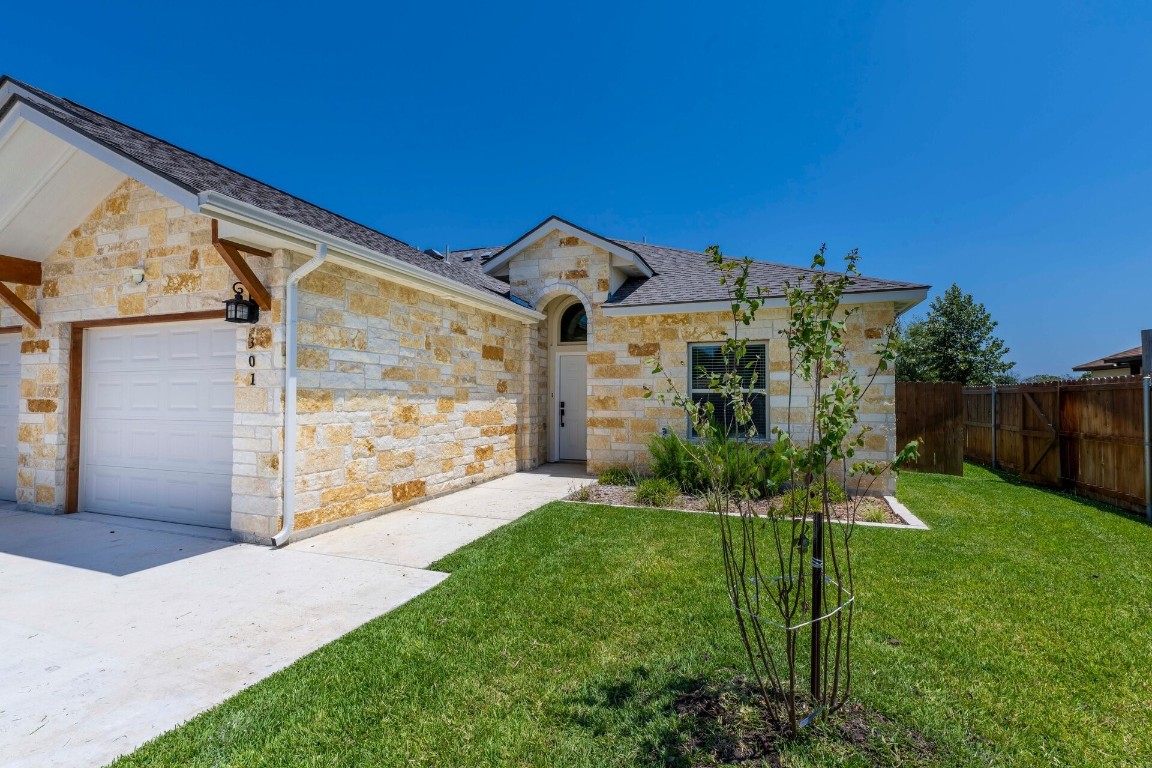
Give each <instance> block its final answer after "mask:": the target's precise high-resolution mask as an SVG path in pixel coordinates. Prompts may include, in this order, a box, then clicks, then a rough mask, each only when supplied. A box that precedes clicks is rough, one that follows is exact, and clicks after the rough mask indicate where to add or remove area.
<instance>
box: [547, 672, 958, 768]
mask: <svg viewBox="0 0 1152 768" xmlns="http://www.w3.org/2000/svg"><path fill="white" fill-rule="evenodd" d="M565 706H566V709H567V711H566V712H564V716H565V717H566V719H567V720H568V722H570V723H571V724H572V725H574V726H576V727H578V728H580V729H583V730H585V731H587V732H589V733H591V734H592V735H593V736H595V737H596V738H600V739H615V740H619V741H621V742H630V743H633V744H637V745H638V753H637V754H636V755H634V760H633V764H636V765H646V766H658V765H659V766H699V765H708V766H734V765H745V764H754V765H765V766H779V765H783V764H784V761H785V760H786V759H787V756H788V755H794V756H797V755H806V756H807V758H811V759H815V760H816V761H817V762H816V764H836V765H856V764H860V761H863V764H866V765H902V766H928V765H935V764H936V761H937V759H938V758H939V757H940V753H939V751H938V748H937V746H936V745H935V744H933V743H931V742H930V741H928V740H927V739H925V738H924V737H923V736H922V735H921V734H920V733H919V732H917V731H915V730H913V729H909V728H906V727H903V726H901V725H900V724H899V723H896V722H894V721H892V720H890V719H889V718H887V717H885V716H884V715H882V714H879V713H877V712H874V711H871V710H868V709H866V708H865V707H863V706H862V705H860V704H859V703H851V702H850V703H849V705H848V706H847V707H845V708H844V709H843V710H841V711H840V712H838V713H837V714H836V715H834V716H833V717H832V718H831V719H829V720H826V721H823V720H822V721H818V722H817V723H816V724H815V725H813V726H811V727H810V728H808V729H806V730H805V731H804V732H803V733H802V734H801V735H800V736H799V737H797V738H791V737H789V736H788V734H787V726H786V724H785V723H783V722H781V721H778V720H776V718H775V717H774V716H773V715H771V714H769V713H768V712H767V711H766V710H765V709H764V708H763V704H762V702H761V701H760V699H759V697H758V695H757V694H756V692H755V690H754V686H753V685H751V684H750V683H749V682H748V681H747V680H746V679H745V678H744V676H743V675H741V674H740V673H738V672H737V671H736V670H734V669H724V668H722V669H717V670H715V671H714V672H711V673H708V674H681V673H679V672H678V670H677V668H676V666H675V665H672V666H670V667H668V668H667V669H661V670H658V671H653V670H651V669H649V668H647V667H634V668H633V669H631V670H629V671H628V672H627V673H625V674H624V675H621V676H617V677H616V678H614V679H612V680H605V681H602V682H592V683H590V684H589V685H588V686H586V687H585V688H584V689H583V690H582V691H581V692H580V693H579V694H577V695H576V696H573V697H572V698H570V699H569V700H568V701H567V702H566V705H565Z"/></svg>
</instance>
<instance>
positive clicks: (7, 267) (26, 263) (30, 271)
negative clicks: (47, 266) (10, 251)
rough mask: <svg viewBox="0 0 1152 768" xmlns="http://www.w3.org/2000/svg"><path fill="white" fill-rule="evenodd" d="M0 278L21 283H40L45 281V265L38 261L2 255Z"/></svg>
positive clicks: (0, 258) (7, 281)
mask: <svg viewBox="0 0 1152 768" xmlns="http://www.w3.org/2000/svg"><path fill="white" fill-rule="evenodd" d="M0 280H3V281H4V282H6V283H20V284H21V285H40V284H41V283H42V282H44V278H43V267H42V265H41V264H40V262H38V261H32V260H31V259H18V258H16V257H15V256H0Z"/></svg>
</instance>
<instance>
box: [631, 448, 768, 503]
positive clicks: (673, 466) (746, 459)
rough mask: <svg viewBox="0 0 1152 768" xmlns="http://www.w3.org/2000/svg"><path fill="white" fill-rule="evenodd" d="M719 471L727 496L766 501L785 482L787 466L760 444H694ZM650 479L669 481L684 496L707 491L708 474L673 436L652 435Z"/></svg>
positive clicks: (688, 450)
mask: <svg viewBox="0 0 1152 768" xmlns="http://www.w3.org/2000/svg"><path fill="white" fill-rule="evenodd" d="M692 450H698V451H702V452H704V453H705V454H707V455H708V457H709V458H710V459H711V462H712V463H713V464H714V465H715V466H717V467H719V468H720V478H719V480H720V484H721V486H722V487H723V489H724V490H726V491H728V492H729V493H747V494H748V495H749V496H752V497H753V498H766V497H768V496H771V495H773V494H774V493H776V492H777V490H778V489H779V487H780V484H781V483H783V482H784V481H785V480H787V478H788V465H787V464H786V463H785V462H784V460H783V459H781V458H780V457H779V456H777V455H776V451H775V449H773V448H772V446H770V445H765V444H764V443H752V442H748V441H745V440H739V439H732V438H728V437H726V436H724V435H723V434H717V435H716V436H715V437H712V438H710V439H708V440H707V441H704V442H701V443H696V444H694V445H693V447H692ZM648 452H649V454H650V455H651V457H652V475H653V476H654V477H660V478H664V479H666V480H671V481H672V482H674V483H676V485H678V486H679V487H680V489H681V490H682V491H683V492H684V493H691V494H700V493H703V492H704V491H706V490H707V489H708V473H707V471H706V469H705V468H704V467H703V466H701V463H700V462H699V461H698V460H697V459H696V457H695V456H694V455H693V454H692V452H691V450H690V449H689V447H688V446H687V445H686V444H685V442H684V439H683V438H681V437H679V436H678V435H674V434H667V435H653V436H652V437H651V439H650V440H649V441H648Z"/></svg>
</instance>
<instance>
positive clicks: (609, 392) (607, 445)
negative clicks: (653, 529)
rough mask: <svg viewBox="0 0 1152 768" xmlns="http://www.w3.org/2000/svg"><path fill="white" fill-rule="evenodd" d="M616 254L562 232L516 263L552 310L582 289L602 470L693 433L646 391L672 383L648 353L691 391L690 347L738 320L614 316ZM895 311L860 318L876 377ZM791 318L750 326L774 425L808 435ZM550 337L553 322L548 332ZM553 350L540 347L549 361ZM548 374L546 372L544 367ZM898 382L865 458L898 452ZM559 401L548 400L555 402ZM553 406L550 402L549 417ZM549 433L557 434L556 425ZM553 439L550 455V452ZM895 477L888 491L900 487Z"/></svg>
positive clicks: (855, 355)
mask: <svg viewBox="0 0 1152 768" xmlns="http://www.w3.org/2000/svg"><path fill="white" fill-rule="evenodd" d="M611 259H612V256H611V255H610V254H609V253H608V252H607V251H605V250H603V249H601V248H599V247H596V246H594V245H592V244H590V243H588V242H585V241H584V240H582V239H580V238H578V237H573V236H567V235H564V234H563V233H561V232H559V231H554V232H552V233H551V234H549V235H546V236H544V237H542V238H541V239H540V240H538V241H537V242H536V243H534V244H533V245H531V246H529V247H528V248H526V249H524V250H523V251H522V252H521V253H519V254H517V256H516V257H515V258H514V259H513V261H512V262H511V263H510V265H509V282H510V284H511V286H512V291H513V293H515V294H517V295H518V296H521V297H523V298H525V299H527V300H529V301H531V302H532V303H533V305H534V306H536V308H537V309H539V310H541V311H543V310H544V309H545V308H546V307H547V305H548V302H550V301H552V300H553V299H554V298H555V297H557V296H560V295H565V294H570V295H575V296H578V297H579V298H580V299H581V301H583V302H584V305H585V308H586V309H587V310H588V311H589V319H590V334H589V341H588V467H589V469H590V470H591V471H593V472H596V471H599V470H601V469H604V468H605V467H608V466H611V465H614V464H627V465H631V466H643V465H645V464H646V463H647V461H648V452H647V442H648V439H649V437H650V436H651V435H652V434H654V433H657V432H660V431H661V430H663V429H670V430H674V431H676V432H678V433H680V434H684V432H685V431H686V429H687V422H686V419H685V416H684V414H683V412H682V411H680V410H679V409H677V408H675V407H672V406H670V405H664V404H661V403H660V402H659V400H657V399H656V398H655V397H652V398H645V397H644V392H645V390H646V389H647V388H652V389H655V390H656V391H658V392H660V391H664V389H665V388H666V385H665V381H664V379H663V377H662V376H654V375H653V374H652V372H651V368H650V367H649V366H647V365H645V361H646V360H649V359H652V358H657V357H658V358H659V359H660V361H661V363H662V365H663V366H664V368H665V370H666V371H667V373H668V375H669V376H670V377H671V378H672V380H673V381H674V382H675V383H676V385H677V386H678V387H680V388H681V389H682V390H683V388H685V387H686V386H687V383H688V364H687V359H688V345H689V344H690V343H694V342H709V341H717V342H718V341H721V340H722V339H723V338H724V336H723V333H724V331H730V330H731V327H732V326H731V318H730V316H729V315H727V314H725V313H722V312H714V313H694V314H686V313H679V314H659V315H641V316H631V317H620V316H607V315H605V314H604V312H603V311H602V305H603V304H604V302H605V301H606V300H607V299H608V296H609V291H610V288H611V287H613V286H614V285H615V284H618V282H619V276H616V277H615V278H614V276H613V268H612V264H611ZM893 317H894V307H893V306H892V305H891V304H868V305H862V306H861V308H860V312H859V313H858V314H856V315H854V316H853V318H852V319H851V321H850V325H849V329H850V337H851V340H850V342H849V352H850V355H851V365H852V366H853V368H855V369H856V371H857V373H858V375H859V376H860V377H861V379H864V378H865V377H867V376H870V375H871V374H872V372H873V368H874V366H875V365H876V363H877V358H876V355H875V353H874V348H875V344H876V342H878V341H879V340H880V336H881V334H882V332H883V329H884V328H885V326H886V325H887V324H888V323H890V322H891V320H892V319H893ZM786 325H787V312H786V310H784V309H763V310H761V311H760V312H759V313H758V317H757V320H756V321H755V322H754V323H753V324H752V325H751V326H741V329H740V333H741V334H742V336H743V337H744V338H747V339H749V340H750V341H763V342H766V343H767V345H768V357H769V384H768V390H769V391H768V395H769V407H770V413H769V419H770V425H769V426H772V425H787V424H789V422H791V423H792V425H793V429H792V433H793V435H794V436H795V437H796V438H797V439H804V437H805V435H804V430H803V428H802V427H801V426H800V425H801V424H803V423H804V422H805V419H804V414H805V410H804V408H805V407H806V406H807V405H808V397H807V393H806V392H805V390H804V388H803V387H802V386H799V384H798V383H797V384H796V385H795V386H793V388H792V399H791V404H792V407H791V411H790V410H789V379H790V374H789V365H788V350H787V345H786V343H785V341H784V340H783V339H782V338H781V337H780V335H779V332H780V331H781V330H782V329H784V328H785V327H786ZM541 336H543V337H544V338H547V329H543V330H541ZM550 354H551V353H550V350H548V349H547V348H546V347H543V348H541V349H539V350H538V355H539V356H542V357H543V358H544V362H542V363H540V362H539V361H538V364H540V365H542V366H546V365H547V360H548V359H549V357H550ZM541 380H542V381H546V376H543V375H542V378H541ZM894 401H895V381H894V378H893V376H892V375H891V374H887V375H882V376H879V377H878V378H877V379H876V382H875V384H874V385H873V388H872V390H871V392H870V394H869V396H868V398H867V400H866V402H865V403H864V406H863V409H862V411H863V415H862V422H864V423H866V424H869V425H870V426H871V427H872V428H873V429H874V432H873V433H872V434H871V435H870V436H869V437H868V438H867V441H868V442H867V446H866V450H865V451H864V452H863V454H862V455H859V454H858V456H859V458H861V459H865V460H867V459H875V460H884V459H888V458H890V457H891V456H892V454H893V452H894V450H895V442H896V428H895V405H894ZM548 402H549V401H547V400H545V403H548ZM549 417H551V410H550V409H549V408H547V407H546V408H545V421H546V420H547V418H549ZM541 431H542V434H544V435H546V434H547V425H546V423H545V424H543V425H542V430H541ZM546 450H547V449H546V445H545V442H544V441H542V443H541V454H542V456H546ZM891 487H892V486H891V481H890V480H889V479H885V480H884V481H883V482H882V483H880V484H879V485H878V488H877V489H878V490H891Z"/></svg>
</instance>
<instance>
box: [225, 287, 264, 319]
mask: <svg viewBox="0 0 1152 768" xmlns="http://www.w3.org/2000/svg"><path fill="white" fill-rule="evenodd" d="M232 290H234V291H235V292H236V295H235V296H233V297H232V298H230V299H228V300H227V301H225V302H224V319H225V320H227V321H228V322H230V323H254V322H256V321H257V320H259V319H260V307H259V305H258V304H257V303H256V302H255V301H253V300H252V296H251V295H249V296H248V298H247V299H245V298H244V286H243V285H241V284H240V283H236V284H234V285H233V286H232Z"/></svg>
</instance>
